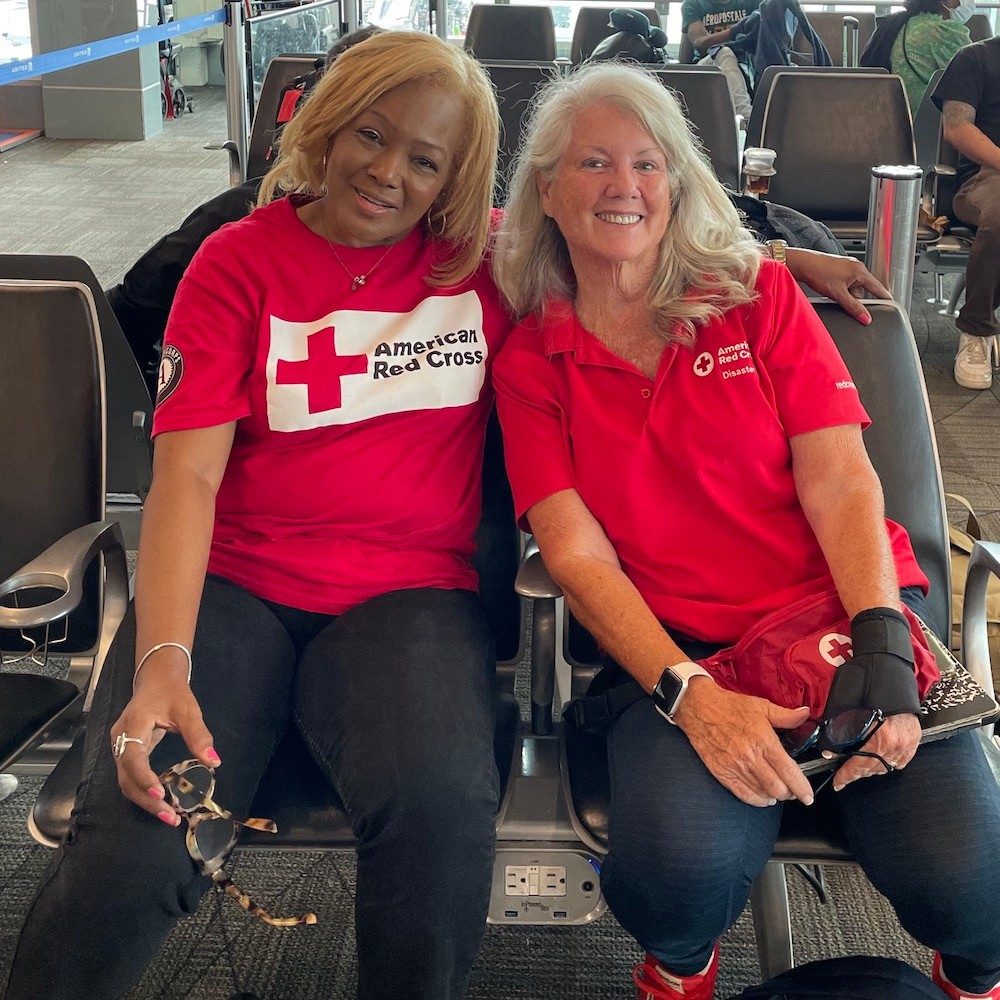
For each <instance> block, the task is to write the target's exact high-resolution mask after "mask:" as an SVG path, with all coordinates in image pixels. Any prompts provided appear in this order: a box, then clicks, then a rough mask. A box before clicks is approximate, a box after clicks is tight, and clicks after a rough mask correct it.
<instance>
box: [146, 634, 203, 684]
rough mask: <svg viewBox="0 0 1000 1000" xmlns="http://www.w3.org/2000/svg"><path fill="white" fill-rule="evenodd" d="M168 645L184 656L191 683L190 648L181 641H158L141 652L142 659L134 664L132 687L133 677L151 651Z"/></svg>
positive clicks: (150, 654)
mask: <svg viewBox="0 0 1000 1000" xmlns="http://www.w3.org/2000/svg"><path fill="white" fill-rule="evenodd" d="M168 646H173V647H174V648H175V649H179V650H180V651H181V652H182V653H183V654H184V655H185V656H186V657H187V661H188V678H187V682H188V684H190V683H191V650H190V649H188V648H187V646H185V645H184V643H182V642H158V643H157V644H156V645H155V646H153V647H152V648H151V649H147V650H146V652H145V653H144V654H143V657H142V659H141V660H140V661H139V662H138V663H137V664H136V666H135V673H134V674H133V675H132V687H133V688H134V687H135V679H136V677H138V676H139V671H140V670H142V665H143V664H144V663H145V662H146V660H148V659H149V658H150V657H151V656H152V655H153V653H155V652H156V651H157V650H158V649H166V648H167V647H168Z"/></svg>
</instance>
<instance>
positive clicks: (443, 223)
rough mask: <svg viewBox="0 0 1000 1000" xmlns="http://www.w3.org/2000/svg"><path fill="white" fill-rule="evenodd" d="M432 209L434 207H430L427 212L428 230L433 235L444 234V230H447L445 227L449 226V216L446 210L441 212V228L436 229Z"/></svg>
mask: <svg viewBox="0 0 1000 1000" xmlns="http://www.w3.org/2000/svg"><path fill="white" fill-rule="evenodd" d="M432 211H433V209H428V212H427V232H429V233H430V234H431V236H444V231H445V229H447V228H448V216H447V215H445V213H444V212H442V213H441V215H440V217H439V218H440V220H441V228H440V229H438V230H435V229H434V219H433V217H432V216H431V212H432Z"/></svg>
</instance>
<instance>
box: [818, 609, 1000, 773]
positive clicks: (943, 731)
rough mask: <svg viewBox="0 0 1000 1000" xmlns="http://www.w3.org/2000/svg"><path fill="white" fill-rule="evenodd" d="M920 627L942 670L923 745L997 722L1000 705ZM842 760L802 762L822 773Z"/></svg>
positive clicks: (930, 699) (927, 704) (927, 705)
mask: <svg viewBox="0 0 1000 1000" xmlns="http://www.w3.org/2000/svg"><path fill="white" fill-rule="evenodd" d="M920 624H921V626H922V628H923V630H924V634H925V635H926V636H927V643H928V645H929V646H930V648H931V652H932V653H934V655H935V657H937V662H938V668H939V669H940V671H941V680H939V681H938V682H937V684H935V685H934V687H932V688H931V689H930V691H928V692H927V697H926V698H925V699H924V703H923V705H921V706H920V728H921V730H922V733H921V735H920V742H921V743H930V742H932V741H933V740H940V739H944V738H945V737H948V736H951V735H953V734H954V733H957V732H959V731H961V730H962V729H970V728H973V727H975V726H981V725H984V724H986V723H988V722H992V721H994V720H995V719H996V718H997V717H998V716H1000V705H998V703H997V702H996V701H995V700H994V699H993V698H991V697H990V696H989V695H988V694H987V693H986V692H985V691H984V690H983V689H982V688H981V687H980V686H979V684H977V683H976V681H975V680H973V677H972V675H971V674H970V673H969V672H968V670H966V669H965V667H963V666H962V664H961V663H959V662H958V660H956V659H955V657H954V656H953V655H952V653H951V650H950V649H948V648H947V647H946V646H945V645H944V644H943V643H942V642H941V640H940V639H938V637H937V636H936V635H934V633H933V632H931V631H930V629H928V628H927V626H926V625H924V623H923V622H921V623H920ZM841 760H842V758H840V757H834V758H832V759H828V758H825V757H822V756H820V755H819V754H817V755H816V756H814V757H807V758H805V759H804V760H801V761H799V766H800V767H801V768H802V771H803V773H805V774H818V773H819V772H821V771H828V770H829V769H830V768H832V767H836V766H838V765H839V764H840V763H841Z"/></svg>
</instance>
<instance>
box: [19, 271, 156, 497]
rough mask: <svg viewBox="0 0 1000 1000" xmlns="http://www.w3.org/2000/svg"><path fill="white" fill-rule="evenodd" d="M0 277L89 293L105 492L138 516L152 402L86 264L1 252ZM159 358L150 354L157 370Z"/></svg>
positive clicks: (147, 469) (148, 463) (145, 486)
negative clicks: (99, 372) (101, 398)
mask: <svg viewBox="0 0 1000 1000" xmlns="http://www.w3.org/2000/svg"><path fill="white" fill-rule="evenodd" d="M0 280H15V281H63V282H76V283H78V284H80V285H83V286H84V287H85V288H87V289H88V290H89V292H90V295H91V298H92V299H93V302H94V306H95V308H96V315H97V325H98V330H99V332H100V339H99V342H98V343H99V345H100V351H101V363H102V365H103V368H104V380H105V385H106V403H105V405H106V407H107V467H106V473H105V480H106V482H105V490H106V493H107V495H108V503H109V506H110V508H111V509H112V510H115V511H118V512H120V513H122V514H123V515H124V514H126V513H129V512H131V513H133V514H137V513H138V511H139V509H140V507H141V505H142V501H143V500H145V498H146V494H147V493H148V492H149V483H150V479H151V477H152V456H151V452H150V446H149V427H150V424H151V423H152V419H153V404H152V402H151V400H150V398H149V391H148V390H147V388H146V383H145V381H144V380H143V376H142V373H141V372H140V370H139V367H138V365H137V363H136V359H135V356H134V355H133V353H132V349H131V348H130V347H129V344H128V341H127V340H126V339H125V334H124V333H122V328H121V326H120V325H119V323H118V320H117V319H116V318H115V314H114V312H112V310H111V306H110V305H109V303H108V300H107V296H106V295H105V294H104V291H103V290H102V288H101V286H100V284H99V283H98V281H97V278H96V277H95V275H94V272H93V271H92V270H91V269H90V265H89V264H87V263H86V262H85V261H83V260H81V259H80V258H79V257H69V256H59V255H49V254H0ZM158 363H159V358H158V357H156V358H153V357H151V358H149V359H148V360H147V366H148V367H149V368H150V370H155V367H156V365H157V364H158Z"/></svg>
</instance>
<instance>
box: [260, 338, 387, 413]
mask: <svg viewBox="0 0 1000 1000" xmlns="http://www.w3.org/2000/svg"><path fill="white" fill-rule="evenodd" d="M307 343H308V345H309V357H308V358H307V359H306V360H304V361H280V360H279V361H278V370H277V372H276V374H275V381H276V382H277V384H278V385H305V386H306V388H307V392H308V394H309V412H310V413H322V412H323V411H324V410H339V409H340V407H341V406H343V394H342V392H341V387H340V380H341V378H343V377H344V376H345V375H363V374H364V373H365V372H367V371H368V357H367V355H365V354H338V353H337V347H336V344H335V343H334V340H333V327H332V326H328V327H327V328H326V329H325V330H319V331H318V332H316V333H311V334H310V335H309V337H308V338H307Z"/></svg>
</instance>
